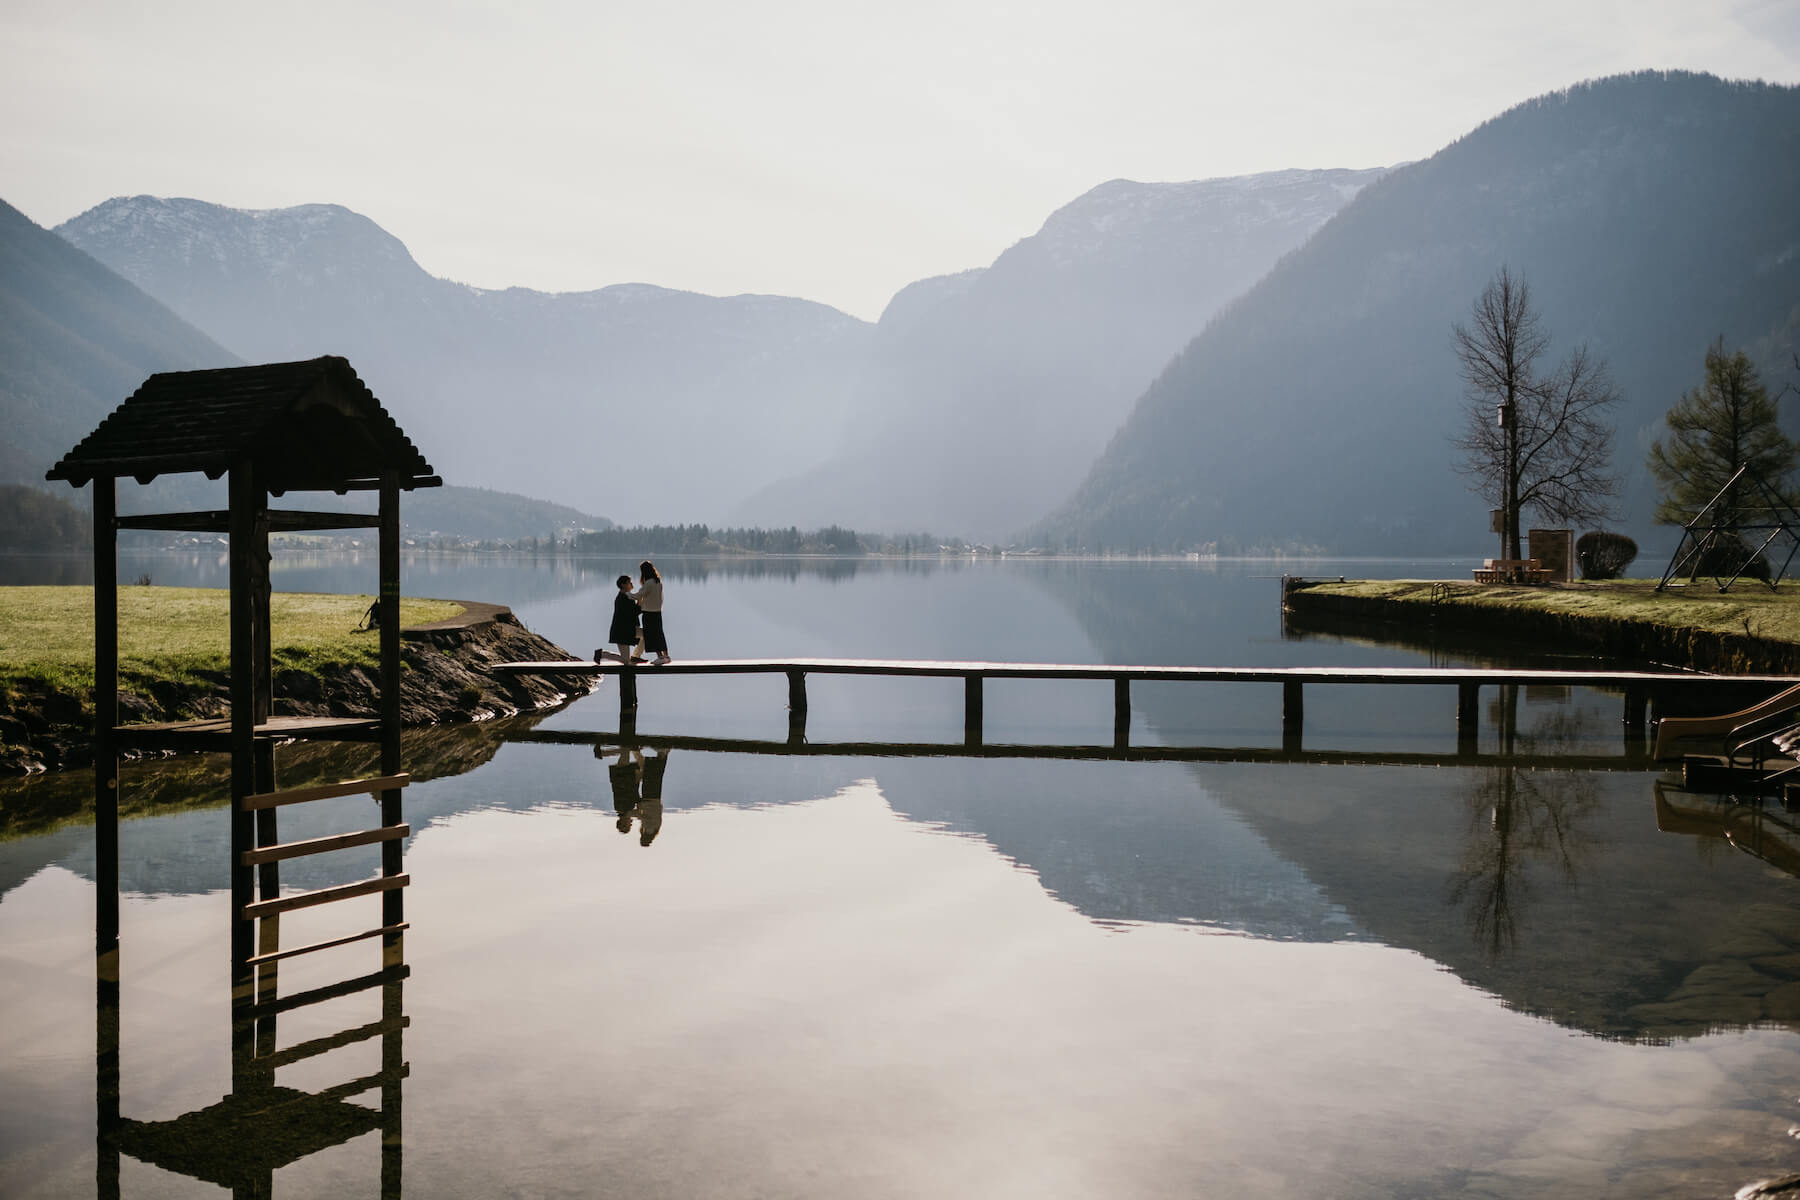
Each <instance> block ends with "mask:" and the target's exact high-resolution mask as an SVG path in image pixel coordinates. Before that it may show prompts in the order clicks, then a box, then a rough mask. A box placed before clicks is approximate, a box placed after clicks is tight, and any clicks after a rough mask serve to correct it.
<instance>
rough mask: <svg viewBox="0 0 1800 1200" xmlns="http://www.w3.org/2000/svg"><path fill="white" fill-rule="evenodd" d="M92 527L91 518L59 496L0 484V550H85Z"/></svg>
mask: <svg viewBox="0 0 1800 1200" xmlns="http://www.w3.org/2000/svg"><path fill="white" fill-rule="evenodd" d="M92 528H93V521H92V518H90V517H89V516H88V514H87V513H85V512H83V511H82V510H81V509H79V508H77V507H76V506H75V505H73V504H71V503H69V502H68V501H67V500H64V499H63V498H62V497H60V496H56V495H53V494H52V493H50V492H46V491H43V490H41V489H39V488H34V487H29V486H27V485H25V484H22V483H5V484H0V551H8V550H10V551H14V552H18V551H26V552H37V553H41V552H45V551H53V550H85V549H87V548H88V546H89V544H90V541H91V539H90V537H89V532H90V530H91V529H92Z"/></svg>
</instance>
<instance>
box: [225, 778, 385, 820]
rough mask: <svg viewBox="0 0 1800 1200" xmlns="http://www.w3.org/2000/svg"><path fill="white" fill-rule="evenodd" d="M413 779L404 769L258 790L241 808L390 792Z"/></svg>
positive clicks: (266, 806) (277, 805)
mask: <svg viewBox="0 0 1800 1200" xmlns="http://www.w3.org/2000/svg"><path fill="white" fill-rule="evenodd" d="M411 781H412V776H411V775H409V774H407V773H406V772H404V771H402V772H401V773H400V774H398V775H377V776H374V777H373V778H370V779H346V780H343V781H342V782H341V783H321V784H317V785H315V786H313V787H303V788H288V789H287V790H286V791H281V792H257V793H255V794H254V795H250V796H245V797H244V799H243V802H242V804H241V805H240V806H239V807H241V808H242V809H243V810H244V811H245V812H251V811H254V810H256V809H259V808H278V807H280V806H281V805H283V804H301V803H304V802H305V801H308V800H329V799H331V798H332V797H333V796H354V795H356V794H357V793H359V792H390V791H393V790H394V789H396V788H403V787H405V786H406V785H407V784H408V783H409V782H411Z"/></svg>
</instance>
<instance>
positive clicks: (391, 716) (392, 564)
mask: <svg viewBox="0 0 1800 1200" xmlns="http://www.w3.org/2000/svg"><path fill="white" fill-rule="evenodd" d="M377 517H378V519H379V520H380V523H381V593H380V597H379V599H378V601H377V602H378V603H379V604H380V606H381V607H380V608H379V610H378V611H379V612H380V614H381V773H382V774H383V775H397V774H399V773H400V473H399V472H398V471H396V470H393V469H391V468H390V469H388V470H384V471H382V473H381V505H380V508H379V510H378V512H377ZM402 819H403V814H402V812H401V807H400V789H399V788H390V789H388V790H387V791H384V792H382V793H381V823H382V824H383V825H398V824H400V823H401V821H402ZM403 869H404V864H403V859H402V857H401V844H400V842H399V841H398V840H395V841H390V842H385V843H383V844H382V847H381V873H382V875H383V876H389V877H391V876H395V875H399V874H400V873H401V872H402V870H403ZM404 920H406V901H405V899H404V897H403V895H402V893H401V891H400V889H399V888H393V889H391V890H389V891H387V892H384V893H382V897H381V923H382V924H383V925H398V924H400V923H401V922H403V921H404ZM401 941H402V935H400V934H398V933H391V934H388V935H387V936H386V937H384V938H383V939H382V945H383V948H384V949H383V956H384V962H386V963H388V964H390V965H391V964H392V963H394V962H397V961H398V960H399V948H400V945H401Z"/></svg>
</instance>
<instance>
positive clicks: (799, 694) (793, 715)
mask: <svg viewBox="0 0 1800 1200" xmlns="http://www.w3.org/2000/svg"><path fill="white" fill-rule="evenodd" d="M787 681H788V741H789V742H791V743H793V744H794V745H796V746H798V745H800V744H801V743H802V742H804V741H806V672H805V671H802V670H800V669H798V668H793V669H791V670H789V671H788V673H787Z"/></svg>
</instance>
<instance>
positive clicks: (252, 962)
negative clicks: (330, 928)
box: [245, 921, 412, 967]
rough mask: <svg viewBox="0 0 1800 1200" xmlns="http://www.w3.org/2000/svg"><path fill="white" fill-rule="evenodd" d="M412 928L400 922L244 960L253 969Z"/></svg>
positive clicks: (404, 922)
mask: <svg viewBox="0 0 1800 1200" xmlns="http://www.w3.org/2000/svg"><path fill="white" fill-rule="evenodd" d="M411 927H412V922H411V921H401V922H400V923H398V924H396V925H383V926H382V927H381V928H379V929H365V930H363V931H362V932H361V933H353V934H351V935H350V936H349V937H341V938H332V939H331V940H330V941H328V942H313V943H312V944H311V945H307V946H295V947H294V948H293V949H292V950H271V951H269V953H267V954H256V955H252V956H251V957H250V958H248V959H246V960H245V962H246V964H247V965H249V966H252V967H255V966H261V965H262V964H263V963H270V962H277V961H279V960H281V959H284V958H292V957H294V956H295V955H296V954H311V953H312V952H313V951H314V950H330V949H331V948H332V947H334V946H348V945H349V944H350V943H351V942H360V941H364V940H365V939H368V938H372V937H380V936H381V935H382V934H384V933H399V932H401V931H402V930H405V929H409V928H411Z"/></svg>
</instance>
